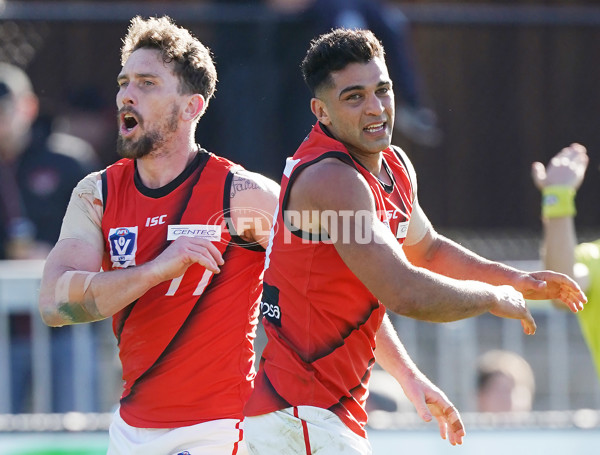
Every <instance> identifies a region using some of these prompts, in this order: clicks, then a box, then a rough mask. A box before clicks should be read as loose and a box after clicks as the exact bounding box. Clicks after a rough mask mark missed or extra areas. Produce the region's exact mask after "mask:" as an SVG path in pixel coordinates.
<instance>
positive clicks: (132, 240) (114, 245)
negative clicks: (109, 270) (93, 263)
mask: <svg viewBox="0 0 600 455" xmlns="http://www.w3.org/2000/svg"><path fill="white" fill-rule="evenodd" d="M137 235H138V228H137V226H135V227H119V228H112V229H111V230H110V231H109V232H108V244H109V245H110V260H111V261H112V263H113V267H114V268H117V269H124V268H127V267H129V266H132V265H135V253H136V251H137Z"/></svg>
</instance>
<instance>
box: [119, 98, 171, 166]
mask: <svg viewBox="0 0 600 455" xmlns="http://www.w3.org/2000/svg"><path fill="white" fill-rule="evenodd" d="M177 120H178V110H177V106H175V105H173V107H172V109H171V115H170V116H169V118H168V119H167V121H166V122H165V123H164V124H163V125H164V128H161V129H160V130H158V131H150V132H148V133H146V134H144V135H143V136H142V137H141V138H139V139H138V140H137V141H134V140H132V139H125V138H123V136H121V135H119V137H118V138H117V153H118V154H119V155H120V156H122V157H123V158H131V159H137V158H142V157H144V156H146V155H148V154H149V153H150V152H152V151H153V150H158V149H159V148H161V147H162V146H163V145H164V144H165V143H166V139H165V137H166V136H167V135H168V134H166V133H173V132H175V131H177V126H178V125H177V123H178V122H177Z"/></svg>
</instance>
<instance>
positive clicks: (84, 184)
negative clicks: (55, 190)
mask: <svg viewBox="0 0 600 455" xmlns="http://www.w3.org/2000/svg"><path fill="white" fill-rule="evenodd" d="M73 192H74V193H75V194H77V195H79V196H81V195H83V194H91V195H93V196H95V197H98V198H99V197H100V195H101V193H102V171H96V172H91V173H89V174H88V175H86V176H85V177H84V178H82V179H81V180H80V181H79V182H78V183H77V185H76V186H75V189H74V190H73Z"/></svg>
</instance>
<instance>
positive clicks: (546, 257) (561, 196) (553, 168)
mask: <svg viewBox="0 0 600 455" xmlns="http://www.w3.org/2000/svg"><path fill="white" fill-rule="evenodd" d="M588 162H589V158H588V155H587V150H586V149H585V147H584V146H582V145H580V144H571V145H570V146H569V147H565V148H564V149H562V150H561V151H560V152H559V153H558V154H556V155H555V156H554V157H553V158H552V159H551V160H550V162H549V163H548V166H544V165H543V164H542V163H539V162H535V163H533V165H532V168H531V174H532V178H533V182H534V184H535V186H536V187H537V188H538V189H539V190H540V191H541V193H542V198H543V199H542V207H543V208H542V226H543V244H542V259H543V261H544V265H545V267H547V268H549V269H552V270H556V271H557V272H561V273H564V274H567V275H569V276H571V277H573V278H574V279H575V280H576V281H577V283H578V284H579V286H580V287H581V288H582V289H583V290H586V289H587V288H588V285H589V274H588V270H587V267H585V266H582V265H581V266H579V267H577V268H576V267H575V254H574V253H575V246H576V244H577V235H576V232H575V202H574V199H575V194H576V192H577V190H578V189H579V187H580V186H581V183H582V182H583V178H584V176H585V171H586V169H587V165H588Z"/></svg>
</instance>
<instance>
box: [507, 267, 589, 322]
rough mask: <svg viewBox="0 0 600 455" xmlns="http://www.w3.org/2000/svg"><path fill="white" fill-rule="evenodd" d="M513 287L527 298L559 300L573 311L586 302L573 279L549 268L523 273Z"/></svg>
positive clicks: (581, 308)
mask: <svg viewBox="0 0 600 455" xmlns="http://www.w3.org/2000/svg"><path fill="white" fill-rule="evenodd" d="M514 287H515V289H517V290H518V291H519V292H521V293H522V294H523V296H524V297H525V298H526V299H529V300H560V301H562V302H563V303H564V304H565V305H566V306H567V307H568V308H569V309H570V310H571V311H572V312H573V313H577V312H578V311H580V310H583V305H584V304H585V303H587V297H586V296H585V294H584V293H583V291H582V290H581V288H580V287H579V285H578V284H577V283H576V282H575V281H574V280H573V279H571V278H570V277H568V276H567V275H564V274H562V273H557V272H552V271H549V270H544V271H541V272H531V273H527V274H523V276H522V277H521V278H520V279H519V280H518V282H516V283H514Z"/></svg>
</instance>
